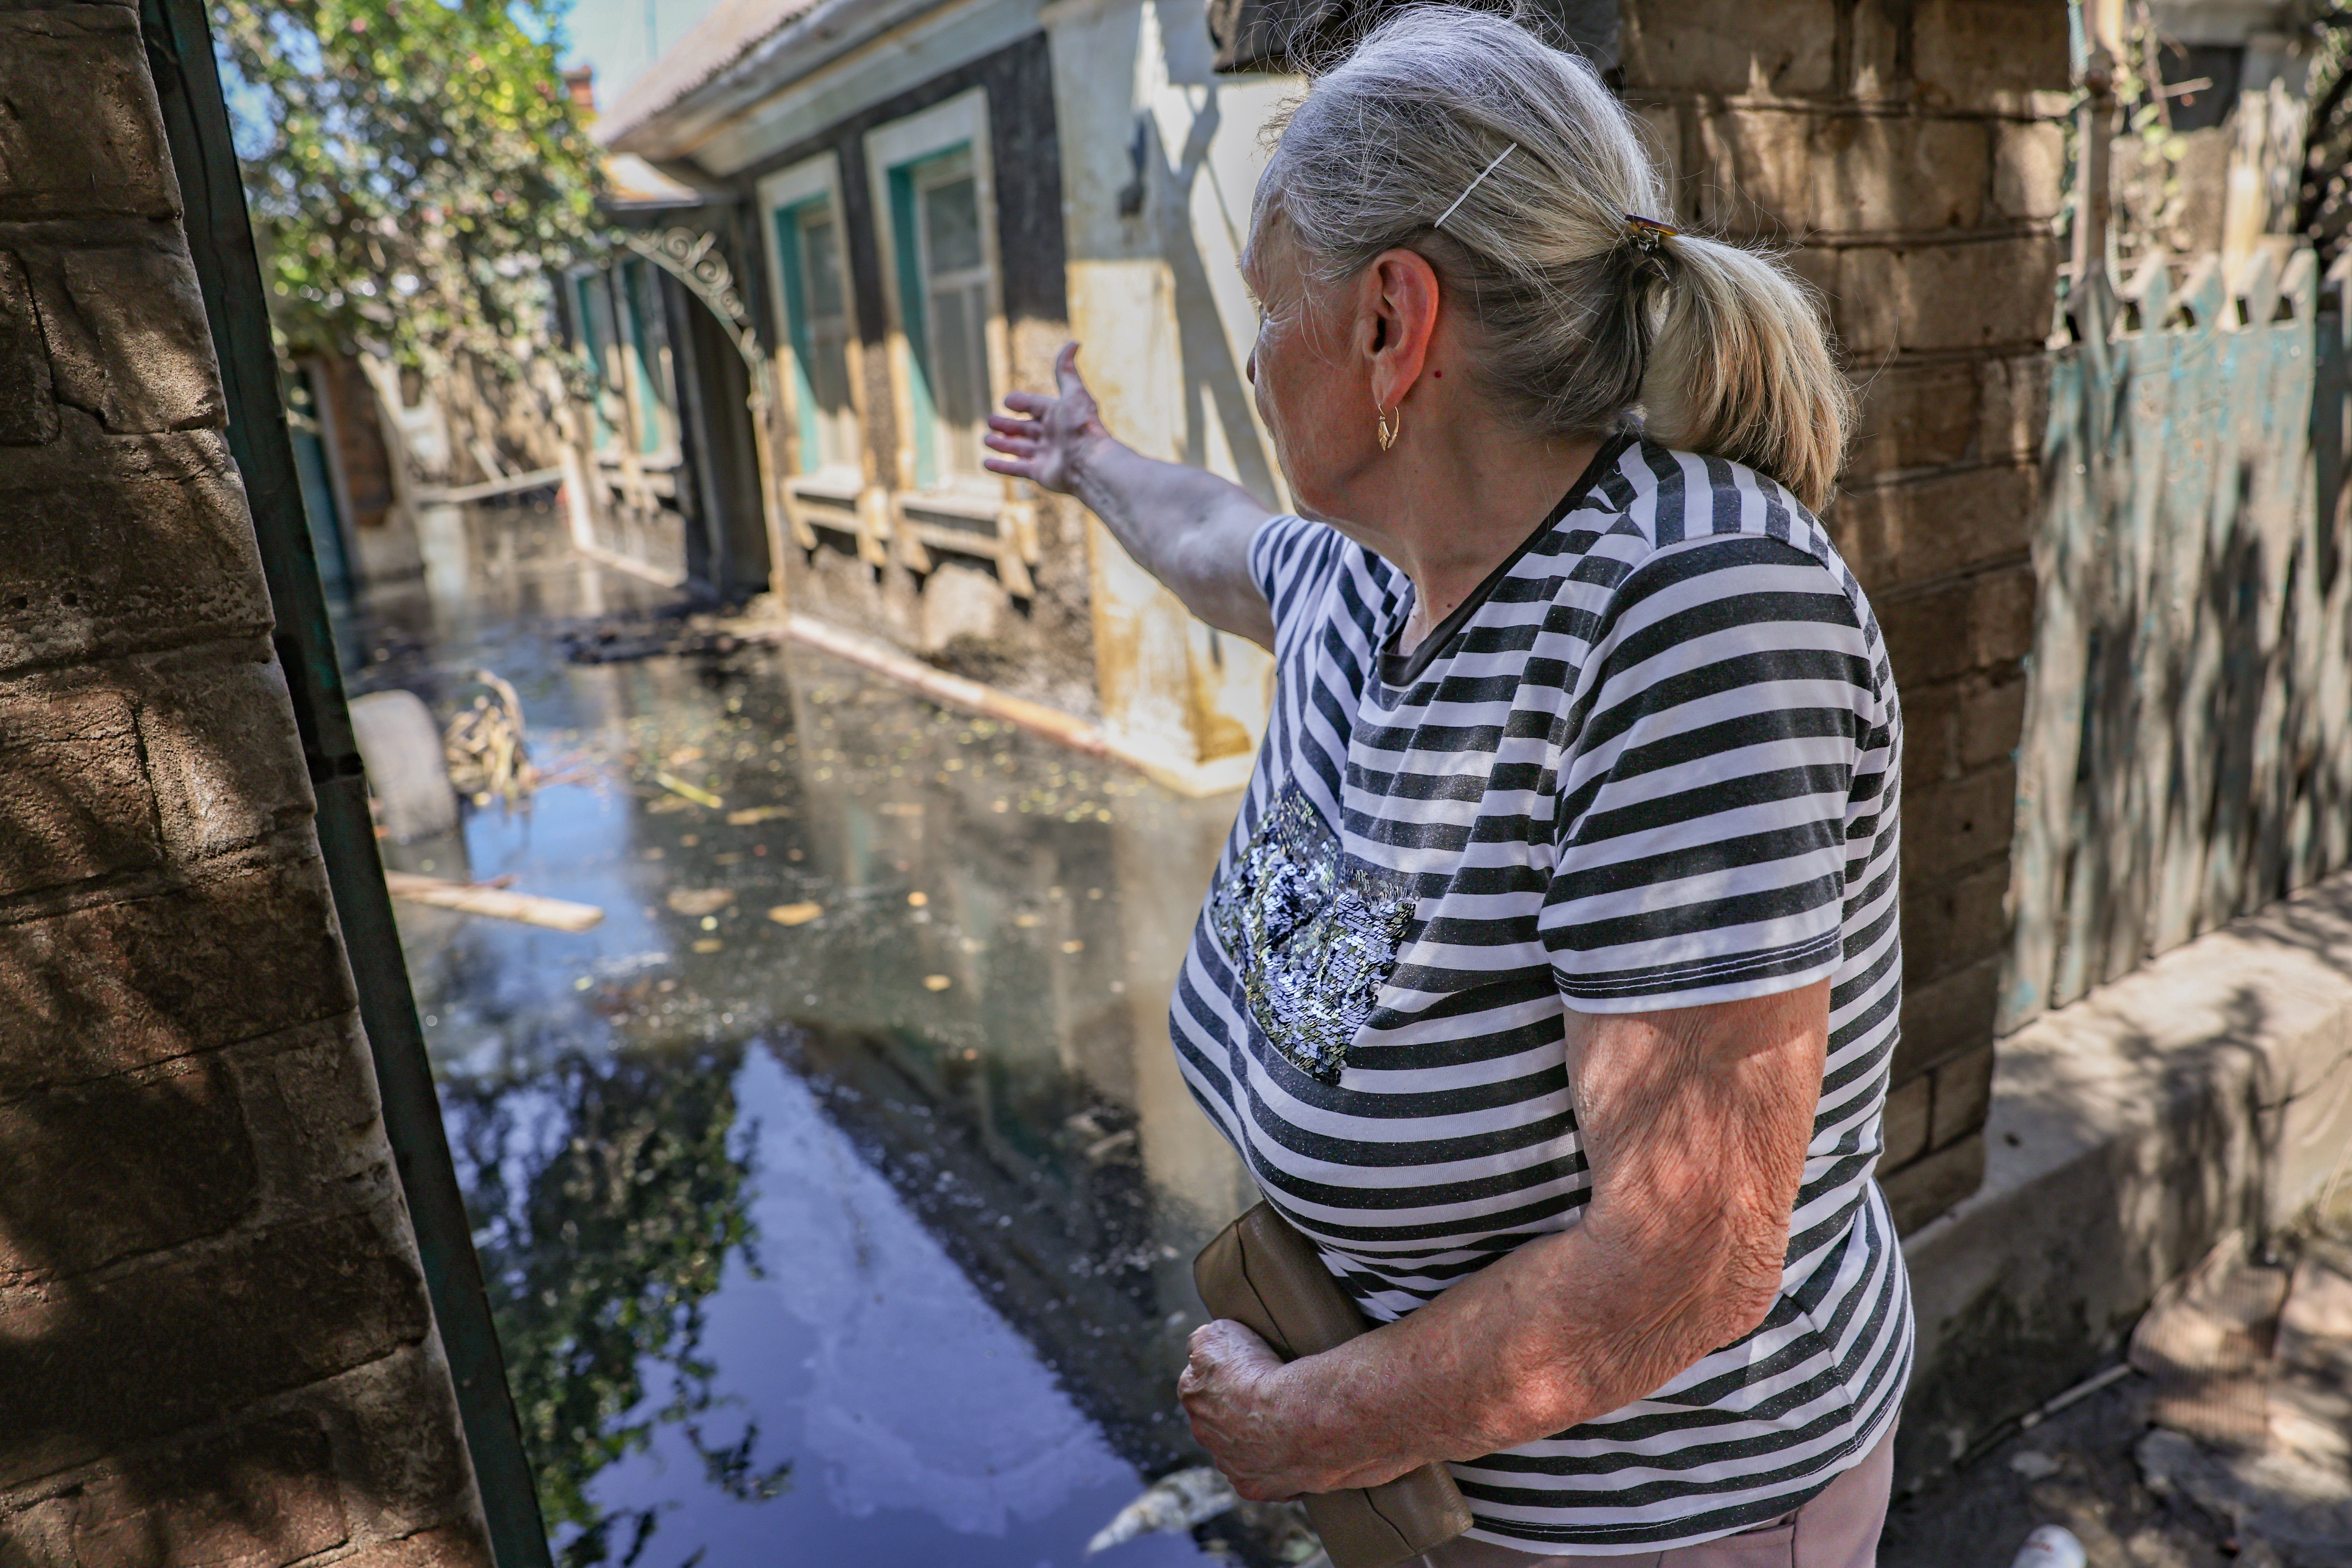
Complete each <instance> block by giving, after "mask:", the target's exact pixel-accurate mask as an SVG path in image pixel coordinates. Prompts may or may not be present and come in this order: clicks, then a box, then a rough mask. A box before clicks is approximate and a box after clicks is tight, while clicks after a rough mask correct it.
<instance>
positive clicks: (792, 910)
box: [768, 904, 824, 926]
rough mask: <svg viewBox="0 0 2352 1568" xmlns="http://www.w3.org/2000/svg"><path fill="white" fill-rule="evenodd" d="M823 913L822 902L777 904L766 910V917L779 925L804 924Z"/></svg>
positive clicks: (821, 915) (820, 916)
mask: <svg viewBox="0 0 2352 1568" xmlns="http://www.w3.org/2000/svg"><path fill="white" fill-rule="evenodd" d="M823 915H824V905H823V904H778V905H777V906H776V907H775V908H774V909H772V910H769V911H768V918H769V919H770V920H772V921H775V922H776V923H777V924H778V925H780V926H804V925H806V924H808V923H809V921H813V920H817V919H820V918H822V917H823Z"/></svg>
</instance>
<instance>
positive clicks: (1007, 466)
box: [980, 458, 1037, 480]
mask: <svg viewBox="0 0 2352 1568" xmlns="http://www.w3.org/2000/svg"><path fill="white" fill-rule="evenodd" d="M980 466H981V467H982V468H986V469H987V470H988V471H989V472H990V473H992V474H1003V476H1004V477H1005V478H1006V479H1031V480H1034V479H1036V477H1037V468H1036V465H1035V464H1034V463H1030V462H1025V461H1023V460H1022V459H1020V458H982V459H981V460H980Z"/></svg>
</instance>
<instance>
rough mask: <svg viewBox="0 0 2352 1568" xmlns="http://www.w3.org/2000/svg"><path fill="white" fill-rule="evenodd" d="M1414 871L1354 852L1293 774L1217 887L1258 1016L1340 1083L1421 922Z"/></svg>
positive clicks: (1218, 907)
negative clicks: (1408, 935) (1401, 948)
mask: <svg viewBox="0 0 2352 1568" xmlns="http://www.w3.org/2000/svg"><path fill="white" fill-rule="evenodd" d="M1412 910H1413V897H1412V893H1411V892H1410V891H1409V890H1408V889H1407V886H1406V883H1405V879H1403V878H1402V877H1401V876H1398V875H1396V874H1394V873H1392V872H1384V871H1381V870H1380V869H1378V868H1374V867H1370V866H1367V865H1365V864H1363V863H1362V862H1361V861H1359V860H1355V859H1352V858H1349V856H1348V855H1347V854H1346V853H1345V852H1344V851H1343V850H1342V849H1341V847H1340V845H1339V836H1338V835H1336V834H1334V833H1333V832H1332V831H1331V829H1330V827H1329V826H1328V825H1327V824H1326V823H1325V822H1324V820H1323V818H1322V816H1320V815H1319V814H1318V812H1317V811H1316V810H1315V808H1314V807H1313V806H1312V805H1308V804H1307V799H1306V797H1305V796H1303V795H1300V794H1299V793H1298V791H1297V787H1296V786H1294V785H1286V786H1285V787H1284V789H1283V790H1282V792H1281V794H1280V795H1276V797H1275V802H1274V805H1273V806H1272V807H1271V808H1269V809H1268V810H1267V812H1266V814H1265V817H1264V818H1263V819H1261V820H1260V821H1259V823H1258V825H1257V828H1256V831H1255V832H1254V833H1252V834H1251V835H1250V840H1249V843H1248V844H1247V845H1246V846H1245V847H1244V848H1243V850H1242V852H1241V854H1240V856H1239V857H1238V858H1236V861H1235V864H1234V868H1233V871H1232V872H1231V874H1229V875H1228V876H1227V877H1226V878H1225V879H1224V880H1223V881H1222V882H1220V883H1219V884H1218V886H1217V889H1216V891H1215V892H1214V893H1213V894H1212V895H1211V896H1210V900H1209V914H1210V919H1211V920H1212V921H1214V922H1215V924H1216V928H1217V935H1218V936H1219V937H1220V938H1222V939H1223V942H1224V944H1225V951H1226V952H1228V953H1230V954H1231V955H1232V956H1233V961H1234V964H1235V965H1236V966H1237V967H1238V968H1239V970H1240V972H1241V983H1242V992H1243V994H1244V998H1245V999H1246V1001H1247V1003H1248V1005H1249V1011H1250V1016H1251V1018H1252V1019H1254V1020H1255V1022H1256V1024H1257V1026H1258V1027H1259V1028H1260V1029H1261V1030H1263V1031H1264V1032H1265V1037H1266V1038H1267V1039H1268V1040H1271V1041H1272V1042H1273V1043H1274V1046H1275V1048H1276V1049H1277V1050H1279V1051H1280V1052H1281V1053H1282V1054H1283V1056H1284V1057H1286V1058H1288V1059H1289V1061H1290V1062H1291V1064H1292V1065H1293V1066H1295V1067H1297V1068H1298V1069H1299V1070H1300V1071H1301V1072H1304V1073H1306V1074H1307V1075H1308V1076H1309V1077H1312V1078H1314V1079H1318V1080H1320V1081H1321V1082H1324V1083H1338V1082H1339V1069H1340V1068H1342V1067H1344V1066H1345V1065H1346V1063H1347V1057H1348V1047H1349V1044H1350V1043H1351V1042H1352V1041H1353V1040H1354V1039H1355V1037H1356V1032H1357V1031H1358V1030H1359V1029H1360V1028H1362V1027H1363V1026H1364V1020H1365V1019H1367V1018H1369V1017H1370V1016H1371V1013H1372V1007H1373V1005H1374V1004H1375V1003H1376V1002H1378V1001H1379V999H1380V994H1381V986H1382V985H1383V984H1387V981H1388V977H1389V972H1390V971H1391V970H1392V969H1393V968H1395V967H1396V960H1397V948H1398V945H1399V943H1400V942H1402V939H1403V936H1404V931H1405V928H1406V927H1407V926H1408V925H1410V924H1411V923H1412Z"/></svg>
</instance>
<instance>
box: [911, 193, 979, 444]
mask: <svg viewBox="0 0 2352 1568" xmlns="http://www.w3.org/2000/svg"><path fill="white" fill-rule="evenodd" d="M904 178H905V181H906V184H907V188H908V196H909V201H908V205H909V206H910V207H911V208H912V220H911V221H910V222H908V223H905V224H904V225H903V226H902V228H904V229H910V230H912V231H913V237H914V240H915V243H914V245H912V246H911V247H908V248H909V249H910V250H911V251H912V252H913V256H912V257H911V258H910V259H912V260H913V261H914V263H915V268H914V270H915V271H916V273H917V274H918V277H919V282H918V285H917V287H916V288H915V289H914V290H913V293H914V298H913V299H911V300H909V301H908V305H907V316H908V340H909V343H910V346H912V347H913V348H914V350H915V353H914V361H915V371H916V381H917V384H918V388H919V395H921V396H922V397H923V398H924V400H925V401H927V402H928V403H929V405H930V406H929V409H928V410H925V411H919V413H918V414H917V419H918V421H919V422H921V421H922V420H923V415H924V413H926V412H927V413H928V414H929V421H928V423H929V431H928V432H926V431H925V430H923V429H922V428H921V424H920V423H919V425H918V428H917V439H918V441H920V440H921V438H922V437H923V436H924V435H926V434H928V435H929V437H931V439H930V440H929V442H928V443H926V445H928V446H929V447H930V450H929V451H928V452H924V453H921V454H920V455H919V457H918V458H917V465H916V466H917V468H918V470H919V471H918V474H917V476H916V478H917V482H918V483H919V484H932V483H936V482H938V481H939V480H940V479H946V478H950V477H953V476H962V475H969V476H974V477H977V476H979V475H982V474H983V473H985V472H986V470H985V469H983V468H982V467H981V466H980V462H981V452H982V447H981V444H980V434H981V430H982V426H983V425H984V424H985V422H986V421H987V418H988V405H989V403H990V401H991V400H990V397H989V395H988V393H989V386H988V282H989V278H988V258H987V257H986V255H985V254H984V252H983V250H982V245H981V237H980V182H979V181H978V179H977V178H976V177H975V176H974V175H973V174H972V167H971V149H970V148H969V147H960V148H957V149H955V150H954V151H952V152H950V153H942V154H940V156H939V157H936V158H927V159H925V160H924V161H923V162H921V163H915V164H912V165H909V166H908V168H907V169H906V170H905V171H904ZM918 328H919V331H918Z"/></svg>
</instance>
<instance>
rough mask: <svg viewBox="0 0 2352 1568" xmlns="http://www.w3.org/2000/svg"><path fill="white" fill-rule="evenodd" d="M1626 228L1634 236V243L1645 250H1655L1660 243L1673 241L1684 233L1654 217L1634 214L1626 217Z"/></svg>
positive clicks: (1628, 214)
mask: <svg viewBox="0 0 2352 1568" xmlns="http://www.w3.org/2000/svg"><path fill="white" fill-rule="evenodd" d="M1625 226H1626V228H1627V229H1628V230H1630V231H1631V232H1632V234H1633V243H1634V244H1636V245H1638V246H1640V247H1642V248H1643V249H1644V250H1655V249H1657V248H1658V241H1660V240H1662V239H1672V238H1674V237H1675V236H1676V235H1678V234H1680V233H1682V230H1681V229H1678V228H1676V227H1675V226H1674V225H1672V224H1670V223H1660V222H1659V221H1658V220H1657V219H1656V218H1654V217H1636V216H1634V215H1633V214H1632V213H1627V214H1626V215H1625Z"/></svg>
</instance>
